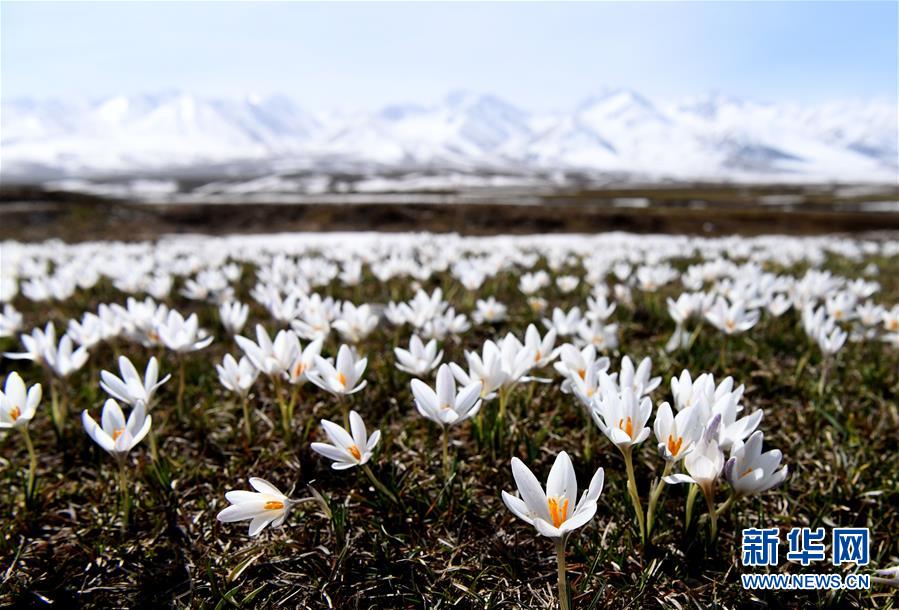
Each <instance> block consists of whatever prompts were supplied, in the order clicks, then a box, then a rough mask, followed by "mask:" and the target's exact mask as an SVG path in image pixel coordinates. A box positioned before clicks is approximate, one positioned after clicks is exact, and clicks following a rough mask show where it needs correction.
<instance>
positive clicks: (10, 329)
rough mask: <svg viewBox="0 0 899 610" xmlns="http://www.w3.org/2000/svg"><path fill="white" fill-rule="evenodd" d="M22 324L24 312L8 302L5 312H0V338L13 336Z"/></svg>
mask: <svg viewBox="0 0 899 610" xmlns="http://www.w3.org/2000/svg"><path fill="white" fill-rule="evenodd" d="M21 326H22V314H20V313H19V312H18V311H16V308H15V307H13V306H12V305H10V304H9V303H6V304H5V305H4V306H3V312H2V313H0V338H3V337H12V336H13V335H14V334H15V332H16V331H17V330H19V328H21Z"/></svg>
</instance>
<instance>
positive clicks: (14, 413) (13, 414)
mask: <svg viewBox="0 0 899 610" xmlns="http://www.w3.org/2000/svg"><path fill="white" fill-rule="evenodd" d="M21 414H22V410H21V409H20V408H19V407H13V408H12V409H10V410H9V418H10V419H11V420H13V421H16V420H17V419H19V415H21Z"/></svg>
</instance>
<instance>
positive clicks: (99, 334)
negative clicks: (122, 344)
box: [66, 312, 104, 349]
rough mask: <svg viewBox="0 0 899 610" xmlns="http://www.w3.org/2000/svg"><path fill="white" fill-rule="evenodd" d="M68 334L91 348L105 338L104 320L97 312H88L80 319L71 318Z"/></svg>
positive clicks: (77, 341) (80, 343) (82, 344)
mask: <svg viewBox="0 0 899 610" xmlns="http://www.w3.org/2000/svg"><path fill="white" fill-rule="evenodd" d="M66 334H67V335H69V336H70V337H72V339H73V340H74V341H75V342H76V343H77V344H78V345H81V346H84V347H86V348H87V349H91V348H92V347H94V346H95V345H97V344H98V343H100V341H102V340H103V338H104V335H103V322H102V321H101V320H100V317H99V316H97V314H94V313H91V312H87V313H85V314H84V316H83V317H82V318H81V321H80V322H79V321H78V320H69V329H68V331H67V332H66Z"/></svg>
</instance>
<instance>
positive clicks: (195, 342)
mask: <svg viewBox="0 0 899 610" xmlns="http://www.w3.org/2000/svg"><path fill="white" fill-rule="evenodd" d="M156 332H157V333H158V334H159V340H160V341H162V344H163V345H165V346H166V347H167V348H169V349H170V350H172V351H174V352H179V353H187V352H195V351H198V350H201V349H203V348H205V347H207V346H208V345H209V344H210V343H212V339H213V337H212V336H211V335H207V334H206V331H205V330H203V329H201V328H199V321H198V319H197V314H195V313H192V314H190V315H189V316H188V317H187V318H184V316H182V315H181V314H180V313H178V312H177V311H175V310H174V309H172V310H170V311H169V313H168V315H167V316H166V318H165V321H164V322H163V323H162V324H159V325H158V326H157V327H156Z"/></svg>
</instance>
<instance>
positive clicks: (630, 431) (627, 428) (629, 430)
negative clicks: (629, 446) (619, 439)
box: [618, 415, 634, 438]
mask: <svg viewBox="0 0 899 610" xmlns="http://www.w3.org/2000/svg"><path fill="white" fill-rule="evenodd" d="M618 427H619V428H621V429H622V430H624V432H625V433H626V434H627V435H628V436H630V437H631V438H633V436H634V422H633V421H632V420H631V416H630V415H628V416H627V424H625V423H624V418H623V417H622V418H621V419H619V420H618Z"/></svg>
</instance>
